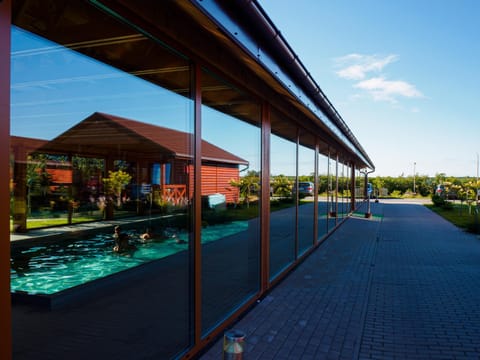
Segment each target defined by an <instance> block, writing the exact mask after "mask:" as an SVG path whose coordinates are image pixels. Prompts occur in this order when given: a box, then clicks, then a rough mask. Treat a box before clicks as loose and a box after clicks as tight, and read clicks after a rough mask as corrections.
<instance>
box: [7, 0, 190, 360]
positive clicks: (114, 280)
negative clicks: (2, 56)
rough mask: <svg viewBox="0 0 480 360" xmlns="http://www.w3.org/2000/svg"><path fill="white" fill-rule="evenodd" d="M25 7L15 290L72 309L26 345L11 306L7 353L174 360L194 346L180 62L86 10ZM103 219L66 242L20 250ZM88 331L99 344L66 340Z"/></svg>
mask: <svg viewBox="0 0 480 360" xmlns="http://www.w3.org/2000/svg"><path fill="white" fill-rule="evenodd" d="M24 5H25V6H14V7H13V10H14V11H13V14H12V19H13V21H14V26H13V27H12V53H11V63H12V71H11V134H10V135H11V159H12V161H11V171H10V174H11V184H12V193H11V194H12V195H11V207H12V208H11V214H12V217H11V226H12V227H11V231H12V236H11V239H12V242H11V250H12V251H11V253H12V260H11V267H12V271H11V288H12V292H14V293H16V294H22V296H29V297H32V299H33V298H35V297H40V296H41V297H45V298H52V297H53V296H57V297H59V298H61V296H63V294H64V293H68V294H69V298H68V300H65V301H68V306H67V307H66V308H64V309H62V311H52V312H50V313H49V314H48V316H45V317H43V318H42V323H43V324H42V327H41V328H39V327H36V326H31V327H30V326H28V325H27V327H29V335H28V336H26V335H25V329H23V328H22V327H23V326H25V324H24V322H16V321H15V320H16V319H17V318H18V317H21V316H24V315H25V314H23V313H22V311H23V310H22V308H21V307H19V306H16V305H15V299H16V297H14V307H13V313H14V321H13V327H12V332H13V340H14V341H13V343H14V345H15V344H17V343H21V342H22V343H23V342H25V341H27V342H31V343H32V344H49V346H50V347H51V349H52V352H53V353H55V352H56V351H57V352H58V353H60V352H61V356H63V357H65V358H69V357H72V356H73V357H75V354H76V353H77V352H79V351H82V352H83V353H85V349H86V348H88V347H89V346H91V348H92V349H96V350H98V351H99V350H100V349H102V350H101V351H100V353H98V352H97V353H95V354H92V358H93V357H95V358H119V357H123V358H146V357H152V356H154V357H156V358H163V359H166V358H171V357H173V356H175V355H176V354H179V353H180V352H182V351H184V350H185V349H187V348H189V347H190V346H191V345H192V336H191V329H190V324H191V323H192V318H191V317H192V313H193V311H192V309H193V308H192V303H191V299H192V292H191V288H190V284H191V283H192V282H191V276H190V269H191V267H190V266H189V264H190V261H189V259H190V243H191V239H192V236H191V235H192V234H191V226H190V222H191V219H192V211H191V206H190V204H191V196H190V194H191V192H190V189H192V188H193V183H192V181H191V178H190V177H189V173H191V172H192V171H193V168H192V159H193V153H192V149H193V146H192V135H193V131H192V129H193V117H192V114H193V111H192V108H193V106H192V105H193V102H192V100H191V99H190V98H189V96H190V83H189V81H190V65H189V62H188V60H187V59H185V58H182V57H180V56H178V55H176V54H173V53H172V52H170V51H169V50H167V49H166V48H164V47H163V46H161V45H159V44H158V43H156V42H154V41H153V40H151V39H149V38H147V37H145V36H144V35H142V34H140V33H139V32H137V31H136V30H135V29H133V28H131V27H128V26H126V25H124V24H122V23H121V22H118V21H116V20H115V19H113V18H112V17H111V16H109V15H106V14H104V13H102V12H100V11H99V10H98V9H96V8H94V7H92V6H90V5H88V4H87V3H86V2H69V3H65V4H64V5H63V6H60V7H55V6H36V5H35V3H34V2H28V3H25V4H24ZM74 14H75V16H77V17H76V18H72V16H73V15H74ZM32 19H41V21H32ZM59 19H61V20H59ZM167 79H168V81H167ZM101 219H105V220H108V221H105V222H97V223H96V226H95V227H88V226H86V227H85V228H82V227H78V228H77V229H76V231H75V234H74V236H73V237H69V236H63V237H62V236H58V235H57V237H55V235H53V236H50V237H48V242H46V241H43V240H42V239H40V238H37V239H34V241H27V242H22V241H17V240H19V239H21V234H20V233H23V232H25V231H27V230H32V229H36V228H39V227H52V226H54V225H67V224H75V223H79V222H91V221H95V220H101ZM116 226H119V228H117V229H116V231H115V233H114V227H115V228H116ZM56 229H58V228H56ZM88 229H90V230H88ZM92 229H93V230H92ZM55 233H56V232H54V231H50V232H48V234H55ZM60 233H61V231H60ZM30 234H31V233H30ZM98 284H102V285H101V286H99V285H98ZM88 294H92V296H90V295H88ZM82 296H83V297H82ZM85 296H86V297H87V298H85ZM52 304H53V303H52ZM52 306H53V305H52ZM91 314H95V315H94V316H95V318H94V319H92V316H91ZM112 319H119V320H118V321H112ZM92 320H94V321H95V324H96V326H95V328H94V330H93V332H94V335H95V336H87V335H86V337H85V339H79V338H78V337H77V336H76V332H75V331H71V326H72V325H71V324H74V325H73V326H75V327H76V329H77V328H85V334H89V333H90V332H89V330H88V331H87V329H90V324H91V323H92ZM172 324H174V326H173V325H172ZM45 329H52V330H51V331H50V330H49V331H45ZM112 334H115V336H112ZM52 339H55V342H53V341H52ZM117 342H122V343H129V344H131V347H130V348H129V351H128V353H122V354H118V350H117V347H116V344H117ZM145 342H151V343H157V344H158V347H157V352H156V353H155V354H151V353H149V354H146V353H145V352H144V351H145V349H144V348H143V347H142V344H143V343H145ZM23 349H25V347H23ZM35 353H36V347H35V346H32V347H31V354H30V355H29V354H25V353H22V357H24V358H27V357H28V358H35ZM13 355H14V357H15V355H16V348H15V346H14V349H13ZM93 355H94V356H93Z"/></svg>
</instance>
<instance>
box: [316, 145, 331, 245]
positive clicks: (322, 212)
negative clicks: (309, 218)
mask: <svg viewBox="0 0 480 360" xmlns="http://www.w3.org/2000/svg"><path fill="white" fill-rule="evenodd" d="M328 160H329V159H328V156H325V155H323V154H321V153H319V155H318V189H319V191H318V192H319V196H318V220H317V223H318V225H317V226H318V238H319V239H321V238H322V237H323V236H324V235H325V234H326V233H327V230H328V216H329V193H330V191H329V186H330V178H329V173H328V166H329V161H328Z"/></svg>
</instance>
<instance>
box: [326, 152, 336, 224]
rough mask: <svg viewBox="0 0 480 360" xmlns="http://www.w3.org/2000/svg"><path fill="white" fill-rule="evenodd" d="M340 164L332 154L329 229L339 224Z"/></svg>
mask: <svg viewBox="0 0 480 360" xmlns="http://www.w3.org/2000/svg"><path fill="white" fill-rule="evenodd" d="M337 190H338V164H337V161H336V160H335V159H334V158H332V156H331V155H330V157H329V159H328V218H329V220H328V231H331V230H332V229H333V228H334V227H335V225H337V217H338V191H337Z"/></svg>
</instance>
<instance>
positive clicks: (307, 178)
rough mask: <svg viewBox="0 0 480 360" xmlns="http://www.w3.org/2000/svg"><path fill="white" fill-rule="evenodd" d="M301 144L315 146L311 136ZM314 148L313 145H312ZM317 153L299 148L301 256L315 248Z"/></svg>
mask: <svg viewBox="0 0 480 360" xmlns="http://www.w3.org/2000/svg"><path fill="white" fill-rule="evenodd" d="M300 143H301V144H302V143H305V144H314V143H315V142H314V139H313V137H312V136H311V135H309V134H303V133H302V134H301V135H300ZM310 146H312V145H310ZM314 183H315V151H314V150H313V149H312V148H311V147H307V146H304V145H299V147H298V190H299V191H298V200H299V206H298V248H299V255H302V254H303V253H304V252H305V251H306V250H308V249H309V248H310V247H312V246H313V230H314V224H315V221H314V220H315V219H314V216H315V214H314V190H315V189H314Z"/></svg>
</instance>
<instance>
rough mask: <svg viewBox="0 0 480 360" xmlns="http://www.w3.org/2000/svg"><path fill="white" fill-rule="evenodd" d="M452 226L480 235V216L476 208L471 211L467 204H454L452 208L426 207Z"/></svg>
mask: <svg viewBox="0 0 480 360" xmlns="http://www.w3.org/2000/svg"><path fill="white" fill-rule="evenodd" d="M425 206H426V207H428V208H429V209H431V210H432V211H434V212H436V213H437V214H438V215H440V216H442V217H443V218H444V219H446V220H448V221H450V222H451V223H452V224H454V225H456V226H458V227H459V228H461V229H464V230H466V231H469V232H473V233H477V234H479V233H480V214H476V212H475V206H472V207H471V208H470V209H469V207H468V205H466V204H453V207H452V208H444V207H440V206H435V205H431V204H430V205H425Z"/></svg>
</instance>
